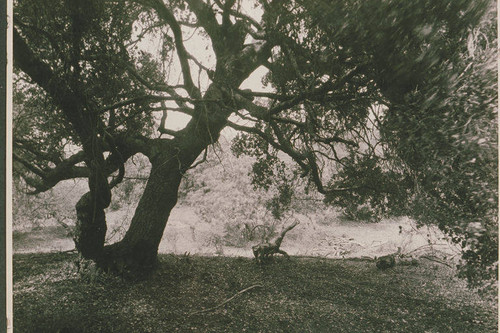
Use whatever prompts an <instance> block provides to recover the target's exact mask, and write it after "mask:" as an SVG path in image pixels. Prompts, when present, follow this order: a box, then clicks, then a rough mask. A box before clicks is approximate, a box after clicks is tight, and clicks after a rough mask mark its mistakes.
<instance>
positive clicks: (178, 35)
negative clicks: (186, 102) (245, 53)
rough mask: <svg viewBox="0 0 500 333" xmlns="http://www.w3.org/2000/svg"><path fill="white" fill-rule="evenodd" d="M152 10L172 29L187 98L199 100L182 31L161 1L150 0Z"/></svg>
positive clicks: (198, 91) (199, 96)
mask: <svg viewBox="0 0 500 333" xmlns="http://www.w3.org/2000/svg"><path fill="white" fill-rule="evenodd" d="M151 3H152V5H153V8H154V9H155V11H156V12H157V13H158V16H159V17H160V18H162V19H163V20H165V22H167V23H168V25H169V26H170V28H171V29H172V33H173V34H174V41H175V47H176V49H177V56H178V57H179V61H180V63H181V69H182V77H183V79H184V85H185V86H186V91H187V92H188V94H189V96H191V97H193V98H201V92H200V90H199V89H198V88H197V87H196V86H195V85H194V83H193V78H192V77H191V68H190V67H189V62H188V59H189V56H188V53H187V51H186V48H185V47H184V43H183V40H182V30H181V27H180V25H179V23H178V22H177V20H176V18H175V16H174V14H173V13H172V12H171V11H170V10H169V9H168V8H167V7H166V6H165V4H164V3H163V1H161V0H151Z"/></svg>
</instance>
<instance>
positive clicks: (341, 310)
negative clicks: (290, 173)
mask: <svg viewBox="0 0 500 333" xmlns="http://www.w3.org/2000/svg"><path fill="white" fill-rule="evenodd" d="M75 258H76V256H75V255H74V254H67V253H66V254H18V255H15V256H14V328H15V331H16V332H192V331H193V332H245V331H246V332H419V333H423V332H439V333H442V332H497V331H498V326H497V305H496V301H494V299H492V298H491V299H488V298H486V297H484V296H483V297H480V296H479V295H477V294H476V293H474V292H473V291H470V290H468V289H467V288H466V287H465V284H464V283H463V281H459V280H457V279H455V278H454V277H453V272H452V271H451V270H449V269H448V268H447V267H445V266H442V265H439V266H436V265H435V264H433V263H431V262H423V261H422V262H421V263H420V265H419V266H396V267H395V268H394V269H390V270H386V271H379V270H377V269H376V268H375V265H374V263H373V262H368V261H361V260H332V259H319V258H297V257H292V258H291V260H286V259H283V258H277V259H276V260H275V261H274V262H273V263H270V264H266V265H262V266H259V265H257V264H256V263H255V262H254V261H253V260H250V259H247V258H227V257H197V256H194V257H191V256H173V255H162V256H160V264H159V267H158V270H157V271H156V272H155V273H154V274H153V275H152V276H151V277H150V278H149V279H148V280H144V281H136V282H129V281H123V280H121V279H119V278H117V277H111V276H108V275H103V274H98V273H84V274H78V273H76V269H75V267H74V264H73V261H74V260H75ZM252 286H255V287H253V288H251V289H250V290H248V291H246V292H243V293H240V294H238V295H237V296H236V297H234V298H232V299H230V298H231V297H232V296H234V295H235V294H237V293H238V292H240V291H242V290H244V289H245V288H248V287H252ZM228 299H230V300H229V301H228V302H227V303H225V304H223V305H221V306H218V305H220V304H221V303H223V302H224V301H226V300H228ZM217 306H218V307H217ZM203 311H205V312H203Z"/></svg>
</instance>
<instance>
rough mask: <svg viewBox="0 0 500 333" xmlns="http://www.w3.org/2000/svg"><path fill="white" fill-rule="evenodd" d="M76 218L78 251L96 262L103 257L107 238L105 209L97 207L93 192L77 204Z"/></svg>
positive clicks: (75, 236)
mask: <svg viewBox="0 0 500 333" xmlns="http://www.w3.org/2000/svg"><path fill="white" fill-rule="evenodd" d="M76 216H77V220H76V226H75V230H74V235H73V239H74V241H75V246H76V249H77V250H78V252H80V254H81V255H82V256H83V257H84V258H86V259H93V260H96V259H98V258H99V257H100V256H101V255H102V250H103V248H104V238H105V237H106V229H107V227H106V215H105V213H104V209H103V208H98V207H96V204H95V200H93V198H92V195H91V192H87V193H85V194H84V195H83V196H82V197H81V198H80V200H78V203H77V204H76Z"/></svg>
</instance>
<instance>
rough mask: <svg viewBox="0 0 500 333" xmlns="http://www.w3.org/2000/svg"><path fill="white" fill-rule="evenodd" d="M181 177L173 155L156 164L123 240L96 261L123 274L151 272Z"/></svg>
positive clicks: (107, 247) (105, 251) (111, 246)
mask: <svg viewBox="0 0 500 333" xmlns="http://www.w3.org/2000/svg"><path fill="white" fill-rule="evenodd" d="M181 179H182V175H181V173H180V171H179V165H178V161H177V160H176V159H175V158H172V156H169V157H164V158H161V159H158V160H157V161H156V162H153V165H152V168H151V173H150V176H149V180H148V182H147V184H146V188H145V190H144V193H143V195H142V197H141V200H140V201H139V205H138V206H137V209H136V211H135V214H134V217H133V218H132V222H131V224H130V227H129V229H128V230H127V233H126V234H125V236H124V238H123V239H122V240H121V241H120V242H118V243H115V244H112V245H110V246H106V247H105V248H104V252H103V256H102V257H101V258H100V260H98V261H97V263H98V265H99V266H100V267H102V268H104V269H106V270H110V271H114V272H117V273H120V274H123V275H134V276H137V275H140V274H141V273H146V272H149V271H151V270H152V269H153V268H154V267H155V265H156V260H157V253H158V246H159V244H160V241H161V238H162V236H163V230H164V229H165V226H166V224H167V220H168V217H169V215H170V212H171V211H172V208H174V206H175V204H176V203H177V191H178V189H179V184H180V182H181Z"/></svg>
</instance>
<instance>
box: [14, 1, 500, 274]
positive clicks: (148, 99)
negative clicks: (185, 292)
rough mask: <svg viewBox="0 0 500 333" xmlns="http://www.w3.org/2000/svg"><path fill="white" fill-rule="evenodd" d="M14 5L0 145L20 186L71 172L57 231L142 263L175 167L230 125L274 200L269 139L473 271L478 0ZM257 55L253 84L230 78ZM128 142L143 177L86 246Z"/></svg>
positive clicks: (487, 261)
mask: <svg viewBox="0 0 500 333" xmlns="http://www.w3.org/2000/svg"><path fill="white" fill-rule="evenodd" d="M14 10H15V17H14V61H15V68H16V85H15V87H16V91H15V96H14V98H15V104H16V106H18V107H16V109H15V110H14V111H15V115H16V117H15V127H16V128H15V131H14V160H15V163H16V166H17V167H18V168H17V169H18V170H19V173H20V174H21V175H22V176H23V178H24V179H25V181H26V183H27V184H28V185H29V186H30V187H31V188H32V189H33V193H39V192H43V191H46V190H47V189H49V188H51V187H53V186H55V185H56V184H57V183H59V182H61V181H63V180H66V179H71V178H87V179H88V185H89V190H88V193H86V194H85V195H83V196H82V197H81V199H80V200H79V202H78V203H77V205H76V210H77V219H78V220H77V222H76V237H75V242H76V247H77V249H78V250H79V252H80V253H81V254H82V255H83V256H84V257H85V258H89V259H92V260H95V261H96V262H97V264H98V265H99V266H101V267H103V268H105V269H109V270H114V271H120V272H128V271H130V272H137V271H140V270H149V269H150V268H152V267H154V264H155V261H156V255H157V249H158V245H159V242H160V240H161V237H162V234H163V230H164V228H165V225H166V223H167V221H168V217H169V214H170V212H171V210H172V208H173V207H174V206H175V204H176V202H177V197H178V189H179V184H180V182H181V180H182V177H183V175H184V174H185V173H186V172H187V170H189V169H190V168H192V167H194V166H196V165H197V164H198V163H199V162H202V161H203V159H204V157H205V156H206V153H207V150H208V147H209V146H210V145H212V144H214V143H216V142H217V140H218V139H219V136H220V135H221V131H222V130H223V129H224V128H232V129H234V130H236V131H237V132H238V134H237V137H236V138H235V140H234V142H233V151H234V152H235V153H236V154H243V153H245V154H251V155H253V156H255V157H256V163H255V165H254V167H253V171H254V183H255V184H256V186H262V187H264V188H266V187H269V186H270V184H275V185H276V187H277V188H278V189H279V190H280V191H279V192H280V193H279V195H278V196H277V197H276V200H275V202H274V209H275V210H274V212H275V213H276V214H275V215H276V216H277V217H279V214H280V209H281V210H283V209H286V206H287V204H289V197H290V195H292V193H293V184H292V182H290V179H287V177H286V176H285V173H284V172H283V164H282V162H281V160H282V159H283V158H284V157H285V156H286V159H288V160H292V161H293V162H294V163H295V165H296V170H295V172H294V177H296V178H297V179H302V180H305V181H306V182H308V183H309V184H310V186H311V188H314V189H315V190H317V191H319V192H320V193H321V194H323V195H324V196H325V200H326V201H327V202H330V203H332V204H335V205H339V206H341V207H343V208H344V209H345V211H346V213H347V214H350V215H351V217H359V216H360V215H359V214H360V209H364V212H365V213H366V214H367V216H370V217H372V218H375V219H377V218H380V217H381V216H384V215H390V214H399V215H402V214H407V215H410V216H415V217H417V218H419V219H421V220H422V222H425V223H434V224H438V225H439V226H440V227H441V228H442V229H443V230H444V231H446V232H448V233H449V234H450V235H451V236H452V237H455V238H456V240H457V241H458V242H463V246H464V253H465V254H466V257H465V258H466V259H467V258H472V259H471V260H470V262H475V263H476V264H477V265H476V266H481V267H482V268H481V269H483V271H484V269H486V267H489V268H491V267H492V265H494V263H495V262H496V261H497V260H496V257H495V256H494V255H493V254H492V253H493V250H492V249H496V246H497V243H498V241H497V233H496V231H495V230H494V226H495V225H496V220H494V219H493V218H494V217H495V216H496V208H495V207H496V204H497V201H498V198H497V193H496V189H495V188H494V187H492V186H490V185H488V184H490V183H491V182H493V184H494V182H495V181H496V179H497V178H496V172H495V170H496V166H497V164H496V150H495V149H492V147H493V146H492V145H493V144H494V143H495V142H496V125H495V121H496V106H495V104H496V93H495V91H494V90H493V89H492V87H493V86H494V85H495V84H494V83H493V84H492V80H493V82H494V79H492V77H494V73H493V72H494V70H493V69H492V67H491V66H490V65H491V59H492V56H493V55H494V51H492V50H495V49H496V46H495V45H496V39H495V38H496V37H495V36H496V33H495V32H494V30H495V29H496V28H495V27H494V26H493V25H491V24H490V23H491V15H492V14H491V13H492V12H494V9H492V5H491V3H489V2H488V1H478V2H475V3H474V4H470V3H469V1H462V0H457V1H454V2H452V3H450V2H448V1H424V0H422V1H415V2H411V3H410V2H400V1H392V0H384V1H383V0H380V1H374V2H373V1H370V2H364V1H342V0H335V1H308V0H295V1H271V0H255V1H250V0H249V1H241V0H225V1H223V0H208V1H203V0H185V1H182V0H173V1H163V0H116V1H105V0H90V1H83V0H58V1H52V0H51V1H48V0H43V1H30V0H19V1H16V2H15V9H14ZM488 15H489V16H488ZM260 69H264V70H265V73H266V74H265V75H264V76H263V77H262V81H263V83H264V84H266V85H268V87H270V88H269V89H268V90H265V91H264V90H257V89H252V90H250V89H243V88H242V86H243V83H244V82H245V80H247V79H248V78H249V77H250V76H251V75H252V74H255V73H256V72H258V70H260ZM471 96H473V98H471ZM175 113H182V114H185V115H186V117H188V118H189V121H188V122H187V124H186V125H185V127H183V128H182V129H179V130H172V129H171V127H168V124H169V119H170V118H169V116H171V115H173V114H175ZM481 126H487V127H486V129H479V127H481ZM483 128H484V127H483ZM492 135H494V136H493V137H492ZM464 140H465V143H464ZM482 140H486V141H482ZM478 147H482V149H476V148H478ZM139 153H141V154H144V155H145V156H147V158H148V159H149V161H150V162H151V171H150V174H149V178H148V182H147V185H146V187H145V189H144V193H143V195H142V198H141V199H140V202H139V204H138V206H137V209H136V212H135V214H134V216H133V218H132V222H131V224H130V227H129V229H128V231H127V232H126V234H125V236H124V237H123V239H122V240H121V241H119V242H118V243H115V244H111V245H109V246H104V236H105V234H106V217H105V209H106V208H107V207H108V206H109V205H110V203H111V200H112V196H111V189H112V188H113V187H114V186H116V185H117V184H118V183H120V182H121V181H122V179H123V175H124V172H125V162H126V161H127V160H129V159H130V158H131V157H133V156H134V155H136V154H139ZM478 154H479V155H478ZM472 161H473V162H472ZM466 163H472V164H473V165H472V164H471V165H470V167H477V168H478V169H477V170H478V171H477V172H476V171H471V169H470V168H469V166H468V164H466ZM471 172H472V176H470V173H471ZM422 207H428V209H422ZM457 207H459V209H458V210H457ZM425 211H427V212H429V211H431V212H434V213H435V214H427V215H426V214H424V213H425ZM457 212H460V213H459V215H460V216H459V219H458V220H457ZM474 223H475V224H474ZM471 225H472V226H476V228H475V229H474V231H470V230H469V229H470V227H471ZM477 235H479V236H477Z"/></svg>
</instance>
